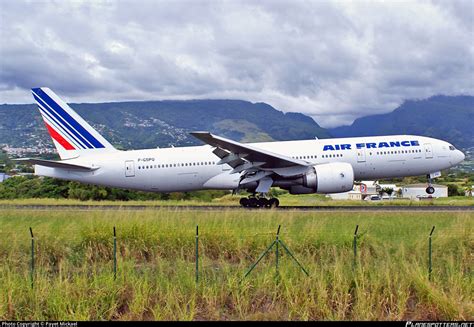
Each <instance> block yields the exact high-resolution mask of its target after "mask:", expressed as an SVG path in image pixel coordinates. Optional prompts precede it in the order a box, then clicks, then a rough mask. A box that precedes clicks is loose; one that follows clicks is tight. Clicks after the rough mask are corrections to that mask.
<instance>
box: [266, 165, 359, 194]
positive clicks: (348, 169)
mask: <svg viewBox="0 0 474 327" xmlns="http://www.w3.org/2000/svg"><path fill="white" fill-rule="evenodd" d="M353 185H354V170H353V169H352V166H351V164H349V163H345V162H334V163H328V164H321V165H316V166H314V167H313V168H312V169H311V170H310V171H308V172H307V173H306V174H304V175H303V176H302V177H298V178H295V179H284V180H277V181H275V183H274V184H273V186H279V187H281V188H284V189H287V190H289V191H290V193H291V194H309V193H341V192H347V191H350V190H352V187H353Z"/></svg>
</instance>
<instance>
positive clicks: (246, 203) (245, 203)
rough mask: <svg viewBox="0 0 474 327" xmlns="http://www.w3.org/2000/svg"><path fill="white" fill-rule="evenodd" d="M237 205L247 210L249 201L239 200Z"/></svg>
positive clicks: (245, 199) (246, 199)
mask: <svg viewBox="0 0 474 327" xmlns="http://www.w3.org/2000/svg"><path fill="white" fill-rule="evenodd" d="M239 203H240V205H241V206H242V207H245V208H247V207H248V206H249V199H248V198H241V199H240V201H239Z"/></svg>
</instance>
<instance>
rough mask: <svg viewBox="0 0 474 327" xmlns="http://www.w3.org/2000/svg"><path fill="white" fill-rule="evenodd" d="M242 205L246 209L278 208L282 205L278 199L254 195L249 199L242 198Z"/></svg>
mask: <svg viewBox="0 0 474 327" xmlns="http://www.w3.org/2000/svg"><path fill="white" fill-rule="evenodd" d="M240 205H241V206H242V207H245V208H276V207H278V206H279V205H280V201H278V199H277V198H270V199H267V198H265V197H263V196H260V197H256V196H255V195H252V196H249V197H248V198H241V199H240Z"/></svg>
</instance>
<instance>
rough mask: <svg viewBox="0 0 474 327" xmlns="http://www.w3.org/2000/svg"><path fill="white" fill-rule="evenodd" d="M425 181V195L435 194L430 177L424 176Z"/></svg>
mask: <svg viewBox="0 0 474 327" xmlns="http://www.w3.org/2000/svg"><path fill="white" fill-rule="evenodd" d="M426 179H427V180H428V187H427V188H426V193H428V194H433V193H434V192H435V188H434V187H433V185H432V184H431V177H430V175H429V174H428V175H426Z"/></svg>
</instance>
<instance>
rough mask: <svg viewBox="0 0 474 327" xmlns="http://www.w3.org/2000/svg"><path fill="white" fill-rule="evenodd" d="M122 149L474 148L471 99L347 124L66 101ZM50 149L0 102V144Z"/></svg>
mask: <svg viewBox="0 0 474 327" xmlns="http://www.w3.org/2000/svg"><path fill="white" fill-rule="evenodd" d="M71 107H72V108H74V109H75V110H76V111H77V112H78V113H79V114H80V115H81V116H82V117H83V118H84V119H85V120H87V121H88V122H89V123H91V125H93V126H94V127H95V128H96V129H97V130H98V131H99V132H100V133H102V134H103V135H104V137H105V138H107V139H108V140H109V141H110V142H111V143H112V144H114V145H115V146H117V147H118V148H121V149H140V148H153V147H157V146H159V147H166V146H185V145H197V144H201V143H200V142H199V141H198V140H196V139H194V138H193V137H192V136H190V135H189V134H188V133H189V132H191V131H201V130H206V131H210V132H212V133H214V134H217V135H222V136H224V137H228V138H231V139H234V140H237V141H243V142H252V141H277V140H294V139H311V138H315V137H318V138H328V137H349V136H368V135H385V134H417V135H426V136H431V137H435V138H440V139H444V140H447V141H449V142H451V143H453V144H454V145H456V146H457V147H460V148H465V149H466V148H474V128H473V126H474V97H472V96H434V97H431V98H428V99H424V100H408V101H405V102H404V103H403V104H402V105H401V106H400V107H398V108H396V109H395V110H394V111H392V112H390V113H387V114H382V115H371V116H366V117H363V118H359V119H356V120H355V121H354V123H353V124H352V125H350V126H342V127H337V128H332V129H324V128H322V127H320V126H319V125H318V124H317V123H316V122H315V121H314V120H313V119H312V118H311V117H309V116H306V115H303V114H300V113H283V112H281V111H278V110H276V109H275V108H273V107H271V106H270V105H268V104H265V103H251V102H248V101H241V100H189V101H171V100H169V101H133V102H113V103H91V104H71ZM2 144H3V145H8V146H9V147H16V148H32V149H43V148H50V149H51V148H52V147H53V145H52V142H51V140H50V138H49V136H48V135H47V132H46V129H45V128H44V125H43V123H42V121H41V116H40V114H39V112H38V110H37V108H36V106H35V105H33V104H24V105H9V104H3V105H0V145H2Z"/></svg>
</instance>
